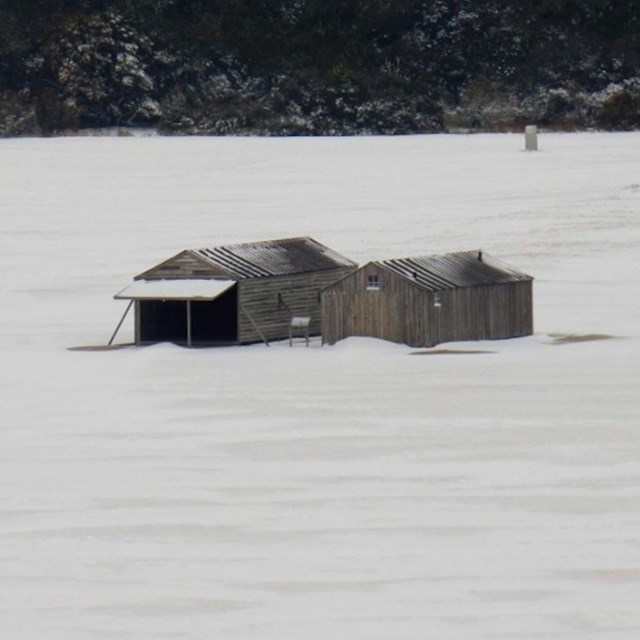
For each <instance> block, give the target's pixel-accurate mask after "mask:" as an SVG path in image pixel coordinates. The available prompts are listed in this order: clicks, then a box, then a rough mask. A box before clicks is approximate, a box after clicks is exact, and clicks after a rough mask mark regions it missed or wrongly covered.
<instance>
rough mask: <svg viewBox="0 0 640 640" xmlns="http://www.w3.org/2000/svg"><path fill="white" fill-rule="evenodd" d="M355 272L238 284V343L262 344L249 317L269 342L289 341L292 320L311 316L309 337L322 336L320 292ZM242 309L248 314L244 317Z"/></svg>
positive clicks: (316, 273) (325, 272) (330, 271)
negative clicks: (296, 317) (293, 317)
mask: <svg viewBox="0 0 640 640" xmlns="http://www.w3.org/2000/svg"><path fill="white" fill-rule="evenodd" d="M351 271H353V267H345V268H340V269H327V270H323V271H314V272H310V273H302V274H294V275H289V276H277V277H265V278H249V279H246V280H240V281H239V282H238V303H239V304H238V342H240V343H250V342H260V341H261V340H262V337H261V336H260V335H259V333H258V331H257V330H256V328H255V326H254V325H253V323H252V322H251V319H250V318H249V317H247V313H248V314H249V315H250V316H251V318H252V319H253V320H254V322H255V323H256V324H257V325H258V327H259V328H260V331H261V332H262V333H263V334H264V336H265V337H266V338H267V340H281V339H285V338H288V337H289V324H290V322H291V317H292V316H309V317H310V318H311V324H310V326H309V335H310V336H316V335H319V334H320V292H321V290H322V289H323V288H324V287H326V286H328V285H330V284H332V283H334V282H335V281H336V280H338V279H340V278H342V277H344V276H345V275H347V274H349V273H350V272H351ZM241 307H242V309H244V310H246V312H247V313H244V312H243V311H242V310H241Z"/></svg>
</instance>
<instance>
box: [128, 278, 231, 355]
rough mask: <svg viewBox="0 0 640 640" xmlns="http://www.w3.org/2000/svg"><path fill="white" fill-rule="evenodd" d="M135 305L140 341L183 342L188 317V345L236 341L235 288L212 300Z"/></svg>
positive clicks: (154, 302) (152, 302) (151, 302)
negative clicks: (137, 312) (137, 311)
mask: <svg viewBox="0 0 640 640" xmlns="http://www.w3.org/2000/svg"><path fill="white" fill-rule="evenodd" d="M139 304H140V307H139V313H140V341H141V342H176V343H186V342H187V341H188V320H189V315H190V316H191V342H192V344H215V343H225V342H235V341H236V340H237V339H238V287H237V285H236V286H233V287H231V288H230V289H228V290H227V291H225V292H224V293H223V294H222V295H220V296H219V297H217V298H216V299H215V300H191V301H189V302H188V301H187V300H140V302H139ZM188 304H189V305H190V307H191V309H190V314H189V312H188V310H187V305H188Z"/></svg>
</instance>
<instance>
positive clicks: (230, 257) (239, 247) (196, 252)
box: [136, 237, 357, 280]
mask: <svg viewBox="0 0 640 640" xmlns="http://www.w3.org/2000/svg"><path fill="white" fill-rule="evenodd" d="M178 262H179V263H180V264H181V265H187V266H186V270H187V271H194V270H195V271H197V273H195V274H194V276H192V277H199V278H207V277H209V278H227V279H232V280H243V279H246V278H263V277H268V276H283V275H291V274H296V273H306V272H310V271H323V270H326V269H336V268H339V267H357V265H356V263H355V262H352V261H351V260H349V259H348V258H345V257H344V256H342V255H340V254H339V253H338V252H336V251H333V249H329V247H326V246H324V245H323V244H320V243H319V242H317V241H316V240H314V239H313V238H308V237H302V238H285V239H282V240H263V241H259V242H247V243H243V244H234V245H225V246H221V247H212V248H207V247H205V248H202V249H187V250H186V251H182V252H181V253H179V254H178V255H176V256H174V257H173V258H170V259H169V260H167V261H165V262H163V263H161V264H159V265H157V266H155V267H153V268H151V269H149V270H148V271H145V272H144V273H141V274H140V275H138V276H136V279H146V278H154V277H158V276H160V275H161V273H162V272H163V271H165V270H166V269H167V268H170V267H172V265H174V264H176V263H178ZM183 277H189V276H188V275H185V276H183Z"/></svg>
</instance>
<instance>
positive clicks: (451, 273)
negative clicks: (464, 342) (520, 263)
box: [379, 251, 533, 291]
mask: <svg viewBox="0 0 640 640" xmlns="http://www.w3.org/2000/svg"><path fill="white" fill-rule="evenodd" d="M379 264H381V265H383V266H384V267H386V268H387V269H389V270H390V271H393V272H394V273H397V274H398V275H400V276H403V277H404V278H407V279H408V280H411V281H412V282H415V283H416V284H418V285H419V286H420V287H422V288H423V289H427V290H428V291H443V290H445V289H455V288H461V287H476V286H482V285H492V284H506V283H509V282H522V281H527V280H532V279H533V278H532V277H531V276H529V275H527V274H526V273H522V272H521V271H518V270H517V269H514V268H513V267H509V266H508V265H505V264H503V263H502V262H500V261H498V260H496V259H495V258H492V257H491V256H489V255H487V254H486V253H483V252H482V251H461V252H458V253H448V254H445V255H440V256H419V257H416V258H397V259H394V260H384V261H382V262H380V263H379Z"/></svg>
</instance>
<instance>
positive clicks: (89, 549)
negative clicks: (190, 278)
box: [0, 133, 640, 640]
mask: <svg viewBox="0 0 640 640" xmlns="http://www.w3.org/2000/svg"><path fill="white" fill-rule="evenodd" d="M539 142H540V149H541V150H540V151H539V152H530V153H527V152H524V151H522V149H523V148H524V136H520V135H474V136H411V137H398V138H374V137H372V138H366V137H365V138H341V139H308V138H305V139H260V138H253V139H252V138H69V139H46V140H36V139H33V140H32V139H23V140H3V141H0V158H1V161H2V165H1V166H2V171H1V172H0V215H1V220H2V225H1V226H0V266H1V269H0V272H1V273H2V281H3V288H2V296H1V297H0V358H1V363H2V366H1V367H0V376H1V378H0V383H1V387H0V388H1V394H2V396H1V400H2V403H1V407H2V412H1V415H2V418H1V425H0V481H1V484H0V486H1V487H2V492H1V494H0V593H1V597H0V637H1V638H7V639H11V640H40V639H46V640H85V639H87V638H89V639H96V640H103V639H105V640H107V639H108V640H127V639H129V638H131V639H136V640H137V639H162V640H165V639H171V640H173V639H193V640H196V639H202V638H233V639H234V640H245V639H246V640H265V639H272V638H273V639H274V640H275V639H278V640H301V639H304V640H327V639H330V640H356V639H357V640H389V639H392V640H405V639H407V640H409V639H410V640H414V639H415V640H423V639H424V638H437V639H438V640H449V639H456V640H457V639H461V640H469V639H476V638H482V639H489V638H490V639H498V640H506V639H508V640H515V639H523V638H526V639H533V638H545V639H546V638H561V639H562V640H571V639H578V638H579V639H581V640H583V639H585V638H588V639H601V640H612V639H615V640H617V639H620V638H625V639H626V638H629V639H636V638H638V637H640V608H639V607H638V602H639V601H640V466H639V456H640V433H639V430H640V410H639V409H640V400H639V395H638V394H639V390H640V374H639V371H640V286H639V285H640V276H639V268H638V263H639V260H640V133H629V134H601V133H584V134H546V135H543V134H541V135H540V137H539ZM306 235H309V236H312V237H314V238H316V239H317V240H319V241H320V242H322V243H324V244H327V245H328V246H330V247H332V248H334V249H336V250H337V251H339V252H341V253H343V254H344V255H346V256H349V257H351V258H353V259H354V260H357V261H359V262H365V261H367V260H370V259H383V258H393V257H402V256H411V255H420V254H437V253H444V252H447V251H457V250H464V249H477V248H482V249H483V250H485V251H487V253H489V254H490V255H493V256H496V257H497V258H499V259H501V260H504V261H505V262H507V263H508V264H511V265H513V266H514V267H516V268H518V269H520V270H522V271H524V272H527V273H530V274H531V275H533V276H534V277H535V278H536V281H535V285H534V292H535V300H534V305H535V325H536V334H535V335H534V336H531V337H529V338H524V339H518V340H508V341H499V342H481V343H464V344H460V343H455V344H447V345H440V346H439V347H438V348H436V349H434V350H432V351H434V352H435V353H433V354H432V355H425V352H426V351H427V350H416V349H411V348H409V347H407V346H404V345H396V344H391V343H386V342H382V341H378V340H373V339H365V338H351V339H348V340H346V341H343V342H341V343H339V344H338V345H336V346H334V347H326V346H325V347H321V346H320V343H319V341H318V340H314V341H313V342H312V344H311V346H310V347H309V348H305V347H304V344H303V343H297V344H295V345H294V347H293V348H290V347H289V346H288V343H287V342H284V343H276V344H274V345H273V346H271V347H270V348H268V347H266V346H264V345H253V346H249V347H228V348H219V349H192V350H189V349H185V348H180V347H177V346H173V345H157V346H152V347H146V348H134V347H130V348H124V349H120V350H114V351H90V350H70V349H69V347H82V346H88V345H100V344H105V343H106V342H107V341H108V339H109V337H110V335H111V333H112V331H113V329H114V328H115V325H116V324H117V322H118V320H119V318H120V316H121V314H122V312H123V311H124V308H125V306H126V302H124V301H114V300H113V297H112V296H113V294H114V292H116V291H118V290H119V289H121V288H122V286H123V285H124V284H126V283H127V282H129V281H130V279H131V277H132V276H133V275H134V274H137V273H140V272H141V271H143V270H145V269H147V268H149V267H151V266H153V265H154V264H157V263H158V262H160V261H162V260H164V259H166V258H168V257H170V256H171V255H174V254H175V253H177V252H178V251H180V250H182V249H184V248H186V247H191V246H216V245H222V244H229V243H237V242H248V241H253V240H262V239H269V238H279V237H292V236H306ZM122 331H123V333H122V335H120V336H119V338H118V341H120V342H127V341H130V340H131V339H132V321H131V319H130V318H129V319H128V320H127V322H126V323H125V326H124V327H123V330H122ZM567 335H573V336H575V337H576V339H574V340H566V339H563V338H562V337H563V336H567ZM596 338H598V339H596ZM447 352H453V353H447Z"/></svg>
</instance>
